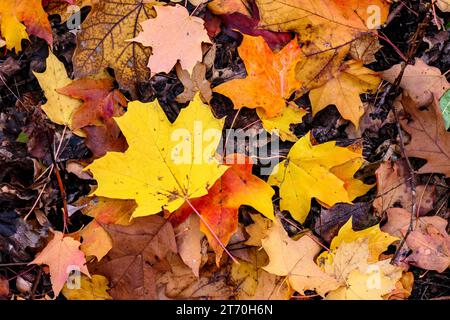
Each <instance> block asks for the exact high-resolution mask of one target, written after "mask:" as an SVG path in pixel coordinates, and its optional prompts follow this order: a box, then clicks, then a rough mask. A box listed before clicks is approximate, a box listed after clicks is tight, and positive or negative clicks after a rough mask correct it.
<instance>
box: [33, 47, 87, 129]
mask: <svg viewBox="0 0 450 320" xmlns="http://www.w3.org/2000/svg"><path fill="white" fill-rule="evenodd" d="M33 74H34V76H35V77H36V78H37V79H38V81H39V85H40V86H41V88H42V90H43V91H44V94H45V97H46V98H47V102H46V103H45V104H44V105H43V106H42V110H43V111H44V112H45V114H46V115H47V116H48V117H49V119H50V120H51V121H53V122H55V123H57V124H61V125H67V126H68V127H69V128H71V127H72V115H73V113H74V112H75V111H76V110H77V109H78V108H79V107H80V106H81V105H82V103H81V101H80V100H77V99H74V98H71V97H68V96H65V95H62V94H60V93H58V92H56V89H59V88H63V87H65V86H67V85H69V84H70V83H71V82H72V80H70V78H69V77H68V76H67V72H66V68H65V67H64V64H63V63H62V62H61V61H59V60H58V58H57V57H56V56H55V55H54V54H53V53H52V52H51V51H50V53H49V56H48V58H47V60H46V69H45V71H44V72H42V73H38V72H33Z"/></svg>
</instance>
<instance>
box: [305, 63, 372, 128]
mask: <svg viewBox="0 0 450 320" xmlns="http://www.w3.org/2000/svg"><path fill="white" fill-rule="evenodd" d="M380 82H381V79H380V78H379V76H378V74H377V73H376V72H374V71H372V70H370V69H367V68H365V67H363V64H362V62H360V61H354V60H351V61H347V62H345V63H344V64H342V65H341V67H340V68H339V71H338V72H337V73H336V74H335V75H334V78H332V79H330V80H329V81H328V82H327V83H326V84H324V85H323V86H321V87H319V88H316V89H313V90H311V91H310V92H309V99H310V100H311V105H312V111H313V114H314V115H315V114H316V113H317V112H319V111H320V110H322V109H324V108H325V107H327V106H328V105H331V104H334V105H335V106H336V108H337V109H338V110H339V112H340V114H341V115H342V117H343V118H344V119H346V120H350V121H351V122H352V123H353V125H354V126H355V127H356V128H358V124H359V119H360V118H361V116H362V115H363V114H364V106H363V103H362V101H361V98H360V94H362V93H365V92H372V91H374V90H376V89H377V87H378V85H379V84H380Z"/></svg>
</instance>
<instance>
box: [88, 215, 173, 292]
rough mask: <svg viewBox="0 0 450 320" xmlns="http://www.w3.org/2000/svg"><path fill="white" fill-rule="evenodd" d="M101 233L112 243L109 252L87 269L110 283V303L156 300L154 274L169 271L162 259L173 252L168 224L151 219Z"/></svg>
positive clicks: (157, 217)
mask: <svg viewBox="0 0 450 320" xmlns="http://www.w3.org/2000/svg"><path fill="white" fill-rule="evenodd" d="M105 229H106V230H107V231H108V233H109V234H110V235H111V237H112V239H113V248H112V250H111V251H110V252H109V253H108V255H107V256H106V257H105V258H104V259H102V261H101V262H99V263H96V264H94V265H92V266H90V269H91V270H93V272H95V273H98V274H101V275H104V276H106V277H107V278H108V279H109V280H110V288H111V290H110V294H111V296H112V297H113V298H114V299H118V300H120V299H156V297H157V296H156V274H157V272H158V271H165V270H168V269H170V267H169V265H168V263H167V261H166V260H165V258H166V255H167V254H168V253H169V252H176V251H177V246H176V243H175V235H174V232H173V229H172V226H171V225H170V223H169V222H168V221H167V220H165V219H163V218H161V217H159V216H151V217H145V218H138V219H134V220H133V223H132V224H131V225H128V226H121V225H108V226H105Z"/></svg>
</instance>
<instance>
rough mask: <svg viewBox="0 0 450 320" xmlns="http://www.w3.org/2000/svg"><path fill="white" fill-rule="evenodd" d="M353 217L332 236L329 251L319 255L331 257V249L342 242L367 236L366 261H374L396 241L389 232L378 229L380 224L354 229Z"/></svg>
mask: <svg viewBox="0 0 450 320" xmlns="http://www.w3.org/2000/svg"><path fill="white" fill-rule="evenodd" d="M352 221H353V219H352V217H350V219H349V220H348V221H347V222H346V223H345V224H344V225H343V226H342V227H341V229H339V233H338V235H337V236H336V237H334V238H333V240H332V241H331V244H330V250H331V253H330V252H324V253H323V254H322V255H321V256H320V257H324V258H325V259H332V256H333V254H332V253H333V250H336V249H337V248H339V246H341V244H342V243H350V242H353V241H355V240H357V239H361V238H367V239H368V248H369V255H368V257H367V261H368V262H376V261H378V258H379V256H380V254H381V253H383V252H384V251H386V250H387V248H388V247H389V245H390V244H391V243H393V242H394V241H397V240H398V238H397V237H393V236H391V235H390V234H389V233H386V232H383V231H381V229H380V225H379V224H376V225H374V226H372V227H370V228H367V229H364V230H360V231H354V230H353V227H352V223H353V222H352Z"/></svg>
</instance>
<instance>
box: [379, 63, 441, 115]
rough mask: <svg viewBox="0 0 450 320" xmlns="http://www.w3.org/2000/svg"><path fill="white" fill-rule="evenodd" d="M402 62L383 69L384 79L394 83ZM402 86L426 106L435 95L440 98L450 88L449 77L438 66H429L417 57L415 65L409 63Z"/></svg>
mask: <svg viewBox="0 0 450 320" xmlns="http://www.w3.org/2000/svg"><path fill="white" fill-rule="evenodd" d="M401 69H402V64H396V65H395V66H393V67H392V68H390V69H389V70H386V71H383V73H382V77H383V79H384V80H386V81H389V82H391V83H393V82H394V81H395V79H396V78H397V77H398V75H399V74H400V71H401ZM400 87H401V88H402V89H404V90H405V91H406V92H407V94H408V95H409V96H410V97H411V98H412V99H413V100H414V101H415V102H416V103H417V104H418V105H419V107H422V106H424V105H425V104H427V103H429V101H430V100H431V99H432V98H433V97H434V98H435V99H440V98H441V97H442V96H443V94H444V93H445V91H447V90H448V89H450V83H449V82H448V81H447V78H446V77H445V76H444V75H443V74H442V73H441V71H440V70H439V69H438V68H436V67H431V66H428V65H427V64H426V63H425V62H424V61H423V60H422V59H420V58H416V60H415V63H414V65H407V66H406V68H405V71H404V73H403V76H402V79H401V81H400Z"/></svg>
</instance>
